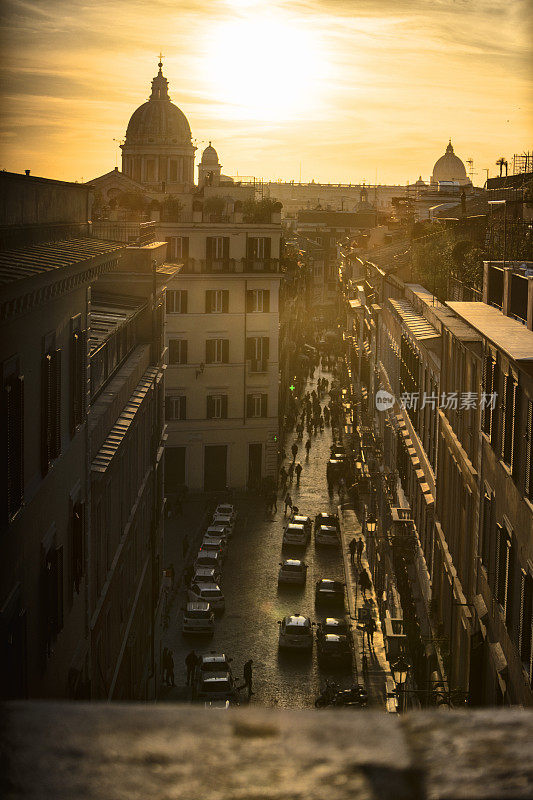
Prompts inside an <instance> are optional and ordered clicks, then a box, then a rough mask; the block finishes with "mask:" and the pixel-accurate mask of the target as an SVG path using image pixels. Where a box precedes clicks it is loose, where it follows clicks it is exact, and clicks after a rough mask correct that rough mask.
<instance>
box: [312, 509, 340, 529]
mask: <svg viewBox="0 0 533 800" xmlns="http://www.w3.org/2000/svg"><path fill="white" fill-rule="evenodd" d="M324 525H326V526H330V525H333V526H335V528H337V530H339V515H338V514H328V513H327V512H326V511H321V512H320V513H319V514H317V515H316V517H315V525H314V528H315V531H317V530H318V529H319V528H322V527H323V526H324Z"/></svg>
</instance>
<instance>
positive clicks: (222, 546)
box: [200, 531, 228, 558]
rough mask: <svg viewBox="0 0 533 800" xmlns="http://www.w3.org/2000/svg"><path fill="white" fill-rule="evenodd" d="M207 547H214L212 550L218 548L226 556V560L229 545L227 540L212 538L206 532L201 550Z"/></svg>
mask: <svg viewBox="0 0 533 800" xmlns="http://www.w3.org/2000/svg"><path fill="white" fill-rule="evenodd" d="M206 545H213V547H212V548H211V549H212V550H214V549H215V547H218V549H219V550H221V551H222V555H223V556H224V558H225V557H226V553H227V549H228V543H227V541H226V539H224V538H223V537H221V536H212V535H211V534H209V533H207V531H206V532H205V533H204V538H203V539H202V544H201V545H200V549H203V548H204V547H206Z"/></svg>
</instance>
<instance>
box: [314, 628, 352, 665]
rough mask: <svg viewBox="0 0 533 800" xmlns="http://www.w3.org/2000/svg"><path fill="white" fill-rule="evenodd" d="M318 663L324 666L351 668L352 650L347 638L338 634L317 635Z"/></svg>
mask: <svg viewBox="0 0 533 800" xmlns="http://www.w3.org/2000/svg"><path fill="white" fill-rule="evenodd" d="M317 654H318V663H319V664H320V665H324V666H326V665H327V666H349V665H350V664H351V661H352V649H351V647H350V640H349V638H348V637H347V636H339V634H337V633H319V634H317Z"/></svg>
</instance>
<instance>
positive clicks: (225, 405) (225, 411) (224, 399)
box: [221, 394, 228, 419]
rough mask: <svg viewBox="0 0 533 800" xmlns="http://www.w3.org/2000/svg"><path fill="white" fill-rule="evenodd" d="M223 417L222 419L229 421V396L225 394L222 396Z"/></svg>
mask: <svg viewBox="0 0 533 800" xmlns="http://www.w3.org/2000/svg"><path fill="white" fill-rule="evenodd" d="M221 416H222V419H227V418H228V395H227V394H223V395H222V413H221Z"/></svg>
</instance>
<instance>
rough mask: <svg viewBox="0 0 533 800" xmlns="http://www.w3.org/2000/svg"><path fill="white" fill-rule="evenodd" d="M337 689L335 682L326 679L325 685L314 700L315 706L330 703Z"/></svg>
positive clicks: (321, 706)
mask: <svg viewBox="0 0 533 800" xmlns="http://www.w3.org/2000/svg"><path fill="white" fill-rule="evenodd" d="M338 691H339V687H338V686H337V684H336V683H333V681H326V685H325V686H324V688H323V689H322V692H321V693H320V694H319V696H318V697H317V699H316V700H315V708H325V706H330V705H332V703H333V698H334V697H335V695H336V694H337V692H338Z"/></svg>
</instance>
